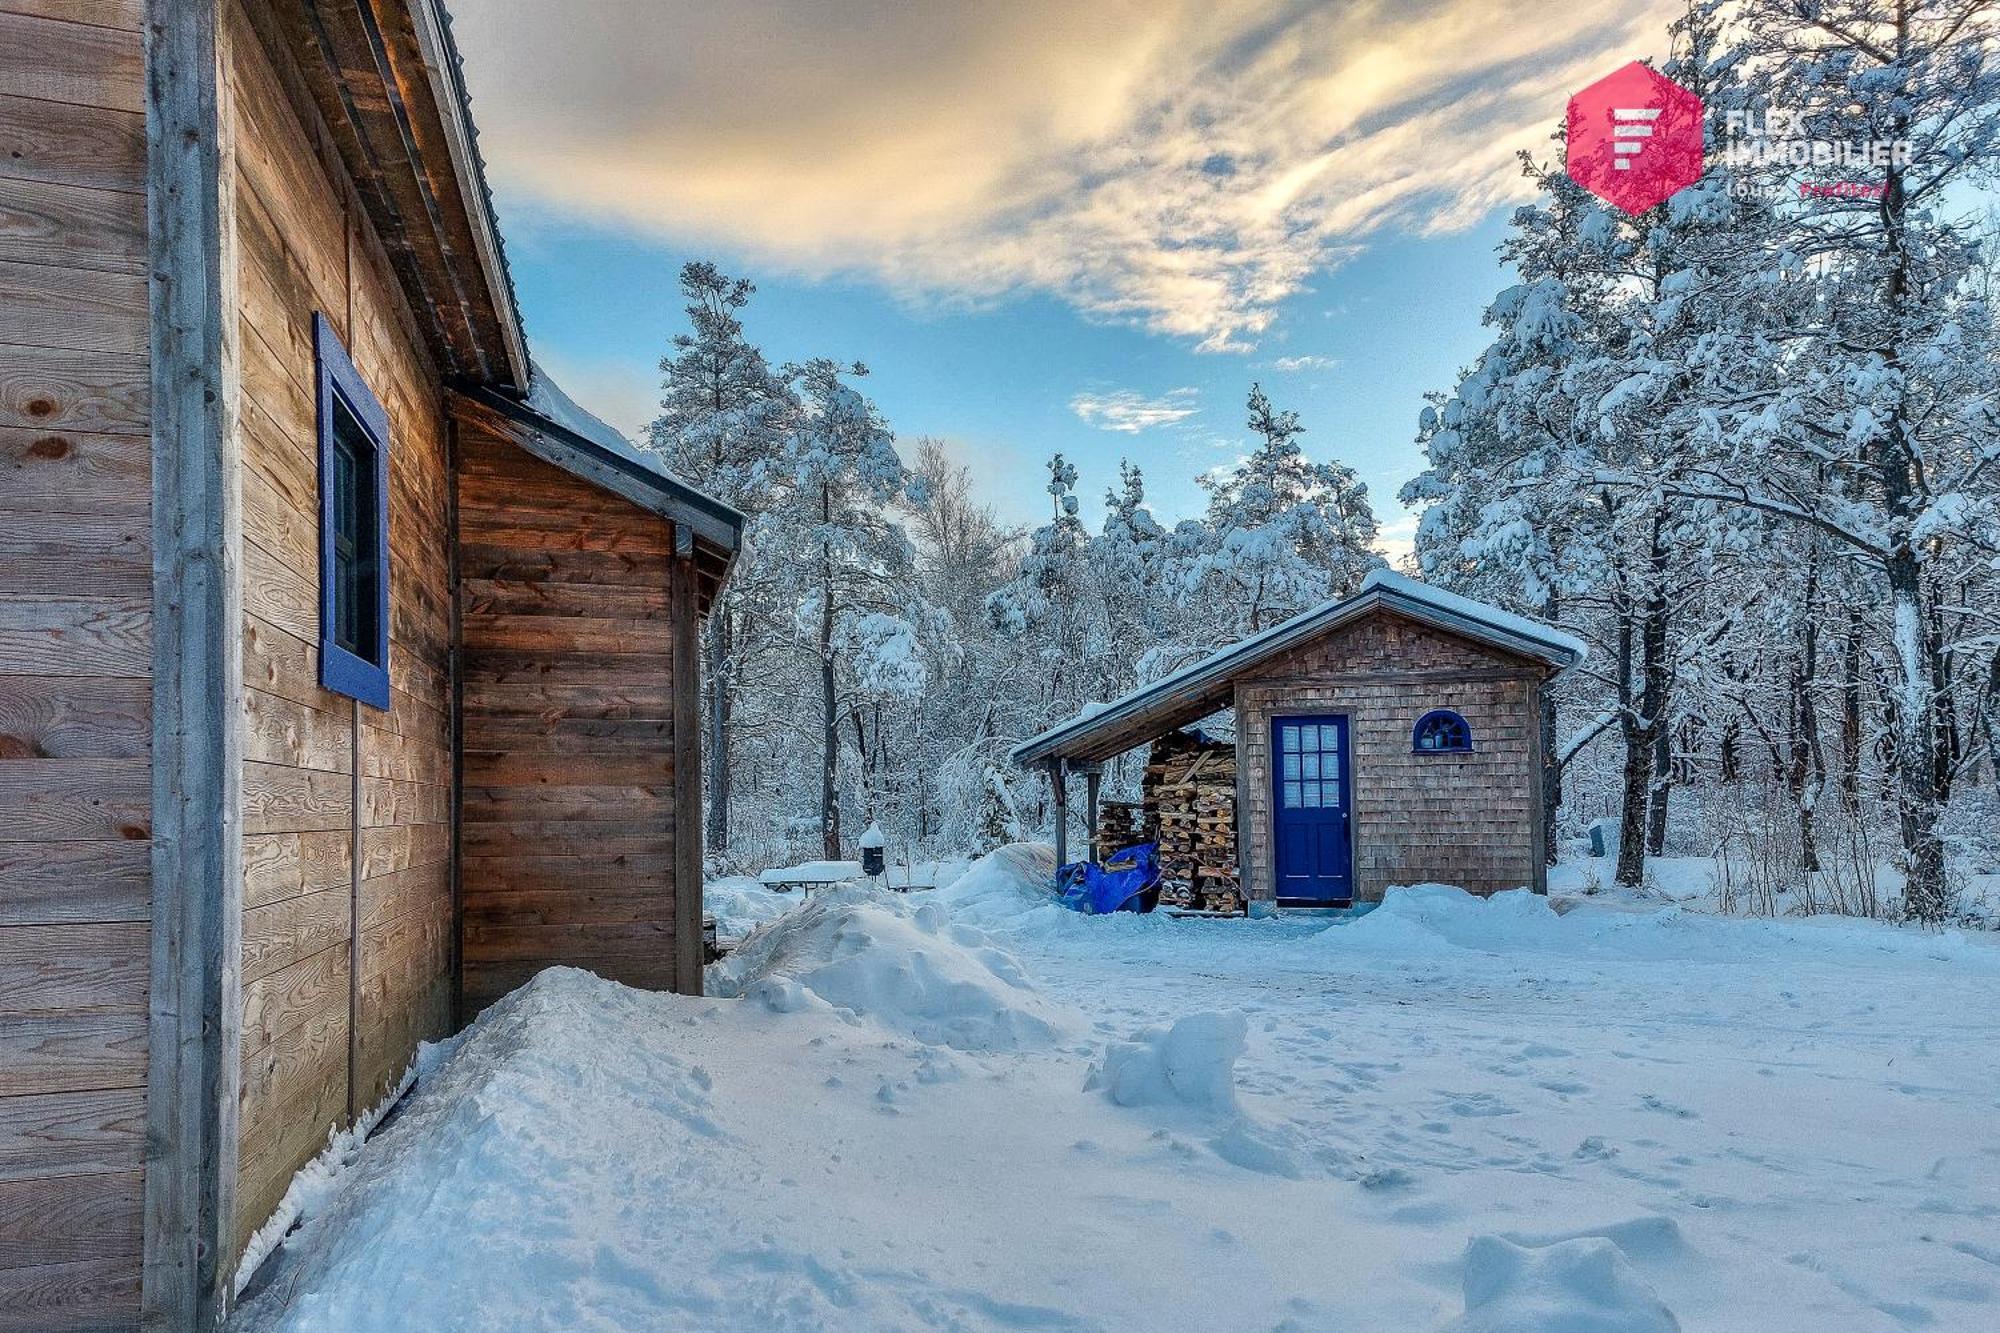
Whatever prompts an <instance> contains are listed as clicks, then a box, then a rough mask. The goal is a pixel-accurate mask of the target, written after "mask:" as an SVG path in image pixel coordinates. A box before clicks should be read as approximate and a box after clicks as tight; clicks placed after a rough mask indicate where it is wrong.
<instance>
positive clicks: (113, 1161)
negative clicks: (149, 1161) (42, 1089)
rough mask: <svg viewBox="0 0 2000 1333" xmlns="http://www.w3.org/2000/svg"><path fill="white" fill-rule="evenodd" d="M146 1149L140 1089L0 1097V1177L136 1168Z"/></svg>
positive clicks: (89, 1172) (22, 1177) (13, 1177)
mask: <svg viewBox="0 0 2000 1333" xmlns="http://www.w3.org/2000/svg"><path fill="white" fill-rule="evenodd" d="M145 1152H146V1092H145V1089H143V1088H102V1089H95V1090H92V1091H87V1092H64V1093H29V1094H26V1095H23V1096H18V1097H0V1180H26V1179H29V1178H31V1177H34V1176H68V1175H86V1174H92V1175H94V1174H101V1173H104V1172H110V1171H137V1170H138V1169H139V1168H140V1166H141V1165H142V1164H143V1163H144V1160H145Z"/></svg>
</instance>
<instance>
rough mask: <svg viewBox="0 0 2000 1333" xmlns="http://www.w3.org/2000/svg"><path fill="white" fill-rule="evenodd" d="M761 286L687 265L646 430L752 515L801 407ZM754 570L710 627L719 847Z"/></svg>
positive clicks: (663, 449)
mask: <svg viewBox="0 0 2000 1333" xmlns="http://www.w3.org/2000/svg"><path fill="white" fill-rule="evenodd" d="M756 290H757V289H756V288H755V287H753V286H752V285H751V284H750V283H749V282H748V281H747V280H746V279H743V278H732V277H729V276H728V275H726V274H724V273H723V272H722V271H721V270H720V269H718V268H717V267H716V266H715V265H714V264H711V263H708V262H705V261H697V262H693V263H689V264H687V265H685V266H684V267H683V268H682V269H681V295H682V296H683V297H685V298H686V299H687V307H686V309H687V317H688V325H689V328H688V331H687V332H685V333H678V334H675V335H674V339H673V351H672V353H671V354H669V355H668V356H667V357H665V358H664V359H662V360H661V362H660V376H661V390H662V398H661V402H660V414H659V415H658V416H656V417H654V418H653V421H652V424H651V425H650V426H648V427H647V431H646V440H647V443H648V445H649V446H650V447H651V448H652V450H653V452H655V453H657V454H658V455H659V456H660V459H661V461H662V462H664V463H665V464H666V466H667V469H668V470H669V471H670V472H672V473H673V474H674V475H675V476H677V477H680V478H681V479H682V480H684V481H686V482H687V483H688V484H690V485H692V486H696V487H699V488H700V489H701V490H703V491H705V492H707V493H708V494H710V495H713V496H714V497H716V498H717V499H719V500H723V501H726V502H727V503H729V504H732V505H735V506H736V507H737V508H738V509H741V510H743V511H744V512H745V513H749V514H755V513H757V512H759V510H760V509H761V507H762V505H763V503H764V500H765V493H764V490H763V484H762V481H761V479H760V471H759V469H760V468H761V467H762V466H763V465H764V464H766V463H768V462H769V461H770V460H771V459H772V458H774V457H775V456H776V454H777V452H778V449H779V446H780V445H781V443H782V442H783V440H784V438H785V435H786V432H787V431H789V430H790V429H791V423H792V419H793V417H794V416H795V415H796V413H797V408H798V404H797V401H796V400H795V399H794V397H793V395H792V393H791V390H790V388H789V386H788V385H786V383H785V382H784V379H783V377H782V376H780V375H778V374H777V373H776V372H774V371H773V370H772V369H771V367H770V366H769V365H767V364H766V363H765V360H764V354H763V353H762V352H760V351H759V350H757V348H756V346H755V345H754V344H752V343H751V342H750V341H749V340H748V339H747V338H746V337H745V336H744V332H743V320H742V312H743V309H744V307H745V306H747V305H748V304H749V303H750V298H751V296H752V295H754V294H755V292H756ZM757 575H758V569H757V564H756V559H755V555H754V553H752V554H751V555H748V556H746V557H744V558H743V559H741V560H739V561H738V565H737V571H736V574H735V577H733V578H732V579H731V580H730V581H729V582H728V583H727V584H726V585H725V586H724V588H723V590H722V595H721V596H720V597H719V598H718V599H717V602H716V605H715V606H714V607H713V608H712V609H711V611H710V613H709V618H708V624H707V626H706V627H705V629H704V631H703V649H704V656H705V658H706V661H705V663H704V669H703V672H702V687H703V699H702V709H703V712H704V713H705V714H706V718H707V724H708V741H707V750H708V754H707V756H706V762H707V787H708V793H707V796H708V828H707V833H708V846H709V848H710V850H712V851H718V852H720V851H724V850H726V849H727V848H728V846H729V795H730V786H731V764H730V760H731V757H732V755H733V753H734V750H735V745H736V731H737V728H736V727H735V726H734V725H732V705H733V703H734V699H735V694H736V682H737V675H738V669H739V666H740V662H739V651H738V648H739V645H738V639H739V637H741V636H742V634H743V633H744V631H745V628H746V625H745V622H746V620H750V619H751V618H752V613H751V610H750V608H751V607H752V606H753V605H754V603H755V601H756V595H755V594H756V591H757V589H758V587H759V582H760V581H759V579H758V577H757ZM744 647H747V645H744Z"/></svg>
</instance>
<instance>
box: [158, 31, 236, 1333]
mask: <svg viewBox="0 0 2000 1333" xmlns="http://www.w3.org/2000/svg"><path fill="white" fill-rule="evenodd" d="M225 11H226V6H225V5H223V4H222V3H221V0H147V4H146V7H145V22H146V29H145V53H146V57H145V58H146V213H147V217H148V233H149V237H150V241H149V245H150V252H149V256H148V258H149V261H150V262H149V271H150V273H151V275H152V278H151V282H150V283H149V284H148V296H149V306H150V312H149V313H150V319H151V335H150V343H151V358H152V360H151V396H152V462H153V524H152V530H153V625H152V631H153V664H152V665H153V734H152V758H153V782H152V805H153V821H152V877H153V920H152V984H151V986H150V988H149V991H148V1002H147V1009H148V1012H147V1049H146V1056H147V1075H146V1077H147V1085H146V1150H145V1151H146V1180H145V1187H144V1189H145V1222H144V1229H143V1239H142V1241H141V1247H142V1256H143V1257H142V1278H141V1287H140V1318H141V1320H142V1322H143V1324H144V1326H145V1327H147V1328H162V1329H165V1328H173V1329H212V1328H216V1327H218V1326H220V1324H221V1323H222V1320H223V1317H224V1316H225V1315H227V1314H228V1312H229V1299H230V1280H231V1278H232V1276H233V1272H232V1270H233V1269H234V1267H235V1259H236V1252H235V1246H234V1245H233V1244H232V1241H231V1237H232V1229H233V1223H234V1218H233V1216H232V1215H233V1213H234V1211H235V1200H236V1162H237V1105H238V1088H239V1076H240V1068H241V1050H242V1027H243V992H242V976H241V968H242V958H243V838H242V808H243V768H242V763H241V759H242V739H241V737H242V711H241V710H242V691H243V568H242V551H243V522H242V509H241V498H240V497H241V495H242V489H243V478H242V471H243V468H242V464H243V450H242V437H241V436H240V434H239V433H238V429H237V420H236V412H237V393H238V384H237V374H238V370H237V343H236V329H237V298H236V256H235V253H234V243H233V237H234V235H235V216H234V215H235V196H234V192H233V188H232V181H233V180H234V175H233V170H232V167H231V162H232V156H233V147H232V145H231V144H230V142H229V126H230V123H231V116H230V109H229V81H228V78H227V77H226V70H227V69H228V64H229V54H228V48H227V43H228V37H227V30H226V27H225V25H224V22H223V14H224V12H225Z"/></svg>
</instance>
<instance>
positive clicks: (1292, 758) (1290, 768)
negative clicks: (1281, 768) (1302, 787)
mask: <svg viewBox="0 0 2000 1333" xmlns="http://www.w3.org/2000/svg"><path fill="white" fill-rule="evenodd" d="M1298 775H1299V757H1298V756H1297V755H1295V754H1288V755H1286V756H1285V776H1286V777H1288V778H1295V777H1297V776H1298Z"/></svg>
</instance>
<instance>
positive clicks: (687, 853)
mask: <svg viewBox="0 0 2000 1333" xmlns="http://www.w3.org/2000/svg"><path fill="white" fill-rule="evenodd" d="M670 592H671V594H672V595H671V599H670V601H671V606H672V615H673V680H674V882H673V894H674V989H675V990H677V991H679V992H680V993H681V994H683V995H699V994H701V896H702V895H701V712H700V708H701V702H700V701H701V682H700V680H699V679H697V677H696V674H695V673H696V671H697V669H698V667H697V663H698V662H699V661H700V652H701V649H700V646H699V643H698V640H699V638H700V634H701V627H700V617H699V611H698V609H697V602H696V595H695V571H694V533H693V532H691V531H689V530H688V529H687V528H686V527H684V526H683V525H681V524H679V523H676V524H674V563H673V566H672V574H671V587H670Z"/></svg>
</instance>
